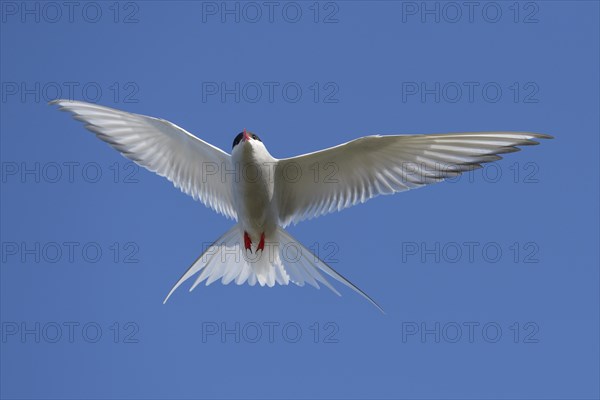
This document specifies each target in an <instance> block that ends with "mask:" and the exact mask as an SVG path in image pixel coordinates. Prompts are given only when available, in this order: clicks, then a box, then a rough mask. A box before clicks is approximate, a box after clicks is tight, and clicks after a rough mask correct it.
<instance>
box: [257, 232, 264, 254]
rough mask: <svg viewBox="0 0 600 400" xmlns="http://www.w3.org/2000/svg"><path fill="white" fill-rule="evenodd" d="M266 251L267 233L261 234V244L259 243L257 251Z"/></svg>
mask: <svg viewBox="0 0 600 400" xmlns="http://www.w3.org/2000/svg"><path fill="white" fill-rule="evenodd" d="M264 249H265V233H264V232H263V233H261V234H260V242H258V247H257V248H256V250H257V251H258V250H264Z"/></svg>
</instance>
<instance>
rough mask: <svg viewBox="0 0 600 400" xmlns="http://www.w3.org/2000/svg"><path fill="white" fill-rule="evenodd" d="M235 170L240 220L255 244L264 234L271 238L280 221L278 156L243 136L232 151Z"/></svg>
mask: <svg viewBox="0 0 600 400" xmlns="http://www.w3.org/2000/svg"><path fill="white" fill-rule="evenodd" d="M231 162H232V164H233V169H234V170H235V176H234V178H235V179H232V180H231V185H232V186H233V192H234V199H235V207H236V210H237V213H238V224H239V225H240V227H241V229H242V230H243V231H244V232H246V233H247V234H248V236H249V237H250V239H251V242H252V243H253V244H254V245H255V246H254V248H253V250H256V246H258V244H259V243H260V238H261V236H263V235H264V238H265V241H267V242H270V241H271V240H272V239H273V235H274V234H275V232H276V230H277V226H278V225H279V218H278V216H277V204H276V202H275V198H274V195H275V182H274V179H273V169H274V166H275V165H276V163H277V160H276V159H275V158H273V157H272V156H271V155H270V154H269V152H268V151H267V149H266V148H265V147H264V146H263V144H262V142H259V141H257V140H244V141H243V143H241V144H240V145H238V146H236V147H235V148H234V151H233V152H232V154H231Z"/></svg>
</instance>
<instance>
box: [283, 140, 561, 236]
mask: <svg viewBox="0 0 600 400" xmlns="http://www.w3.org/2000/svg"><path fill="white" fill-rule="evenodd" d="M549 138H552V136H549V135H543V134H538V133H527V132H469V133H450V134H441V135H439V134H436V135H394V136H365V137H362V138H359V139H356V140H353V141H351V142H348V143H344V144H341V145H339V146H335V147H331V148H329V149H325V150H321V151H317V152H314V153H309V154H304V155H301V156H298V157H292V158H286V159H282V160H279V161H278V163H277V167H276V171H275V173H276V175H275V186H276V187H275V193H276V198H277V205H278V210H279V221H280V223H281V224H282V225H283V226H286V225H288V224H290V223H297V222H299V221H302V220H303V219H308V218H314V217H317V216H319V215H323V214H327V213H330V212H333V211H339V210H341V209H343V208H346V207H350V206H352V205H354V204H358V203H364V202H365V201H367V200H369V199H371V198H373V197H375V196H378V195H382V194H392V193H396V192H401V191H404V190H408V189H412V188H417V187H421V186H423V185H427V184H430V183H436V182H440V181H442V180H444V179H446V178H449V177H454V176H457V175H459V174H461V173H462V172H464V171H469V170H473V169H475V168H480V167H481V163H485V162H490V161H495V160H499V159H500V158H501V157H500V156H498V154H502V153H510V152H513V151H517V150H518V148H517V147H516V146H525V145H532V144H538V142H536V141H535V140H534V139H549Z"/></svg>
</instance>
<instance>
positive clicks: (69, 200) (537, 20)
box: [0, 1, 600, 399]
mask: <svg viewBox="0 0 600 400" xmlns="http://www.w3.org/2000/svg"><path fill="white" fill-rule="evenodd" d="M236 4H237V5H236ZM0 5H1V7H2V9H1V11H2V14H1V18H2V21H1V38H0V45H1V59H0V67H1V79H0V80H1V84H2V88H1V89H2V90H1V99H0V101H1V103H0V105H1V109H2V110H1V117H0V129H1V135H0V137H1V150H0V155H1V161H2V193H1V197H0V199H1V206H2V207H1V214H0V217H1V220H2V224H1V230H0V232H1V235H2V238H1V242H2V253H1V256H2V260H1V261H2V267H1V269H0V274H1V275H0V276H1V279H0V287H1V307H0V310H1V318H0V319H1V323H2V325H1V327H0V328H1V331H0V339H1V340H0V345H1V350H2V351H1V356H0V366H1V379H0V387H1V395H2V397H3V398H157V399H158V398H203V397H204V398H240V397H250V398H271V397H273V398H282V397H283V398H285V397H303V398H311V397H319V398H326V397H343V398H372V397H381V398H499V397H506V398H527V397H537V398H598V396H599V395H600V393H599V387H598V376H599V373H600V371H599V356H600V354H599V343H598V337H599V335H600V333H599V325H598V324H599V321H598V318H599V304H600V302H599V294H598V292H599V272H598V261H599V256H598V240H599V237H598V217H599V215H598V203H599V192H598V189H599V187H598V186H599V181H600V179H599V176H598V174H599V168H598V159H599V157H598V152H599V135H598V133H599V128H600V127H599V120H598V110H599V109H600V104H599V79H598V71H599V68H600V66H599V48H600V46H599V37H600V35H599V32H598V30H599V21H598V16H599V6H598V3H597V2H594V1H580V2H566V1H565V2H561V1H539V2H522V3H519V4H517V5H516V6H515V3H514V2H504V1H503V2H481V3H478V5H476V6H473V8H469V6H466V5H464V4H463V3H462V2H458V3H450V5H447V3H442V2H429V3H426V5H422V3H421V2H391V1H390V2H366V1H364V2H363V1H348V2H328V3H327V2H323V3H317V4H316V5H315V3H313V2H292V3H289V2H279V3H277V4H273V5H272V6H269V5H264V4H263V2H258V3H250V4H249V5H246V3H234V2H233V3H227V4H224V3H222V2H204V3H193V2H190V1H180V2H177V1H176V2H166V1H139V2H135V1H134V2H124V3H119V4H117V5H116V6H115V4H114V3H113V2H92V3H85V2H81V3H78V4H77V5H73V6H72V8H70V6H68V5H64V4H63V2H56V3H53V2H52V3H43V2H25V3H22V2H11V1H2V2H1V3H0ZM236 7H237V8H236ZM270 7H271V8H270ZM55 97H73V98H75V99H79V100H87V101H93V102H98V103H100V104H103V105H107V106H112V107H116V108H120V109H124V110H127V111H132V112H138V113H143V114H147V115H153V116H158V117H162V118H165V119H169V120H171V121H173V122H175V123H176V124H178V125H180V126H182V127H184V128H186V129H187V130H189V131H190V132H193V133H194V134H196V135H198V136H199V137H201V138H202V139H204V140H206V141H208V142H210V143H212V144H214V145H216V146H219V147H221V148H223V149H225V150H227V151H229V150H230V148H231V143H232V140H233V138H234V137H235V135H236V134H237V133H238V132H240V131H241V130H242V129H243V128H247V129H249V130H251V131H253V132H256V133H257V134H259V135H260V136H261V138H262V139H263V141H264V143H265V144H266V145H267V147H268V149H269V150H270V152H271V153H272V154H273V155H274V156H276V157H287V156H292V155H296V154H301V153H304V152H309V151H313V150H317V149H321V148H324V147H328V146H332V145H335V144H338V143H341V142H344V141H348V140H351V139H354V138H356V137H359V136H363V135H367V134H376V133H379V134H397V133H398V134H399V133H436V132H453V131H454V132H456V131H458V132H460V131H478V130H527V131H535V132H542V133H549V134H552V135H554V136H555V137H556V139H554V140H553V141H545V142H544V143H543V144H542V145H540V146H537V147H530V148H525V149H524V150H523V151H522V152H519V153H515V154H509V155H508V156H507V157H506V158H505V159H504V160H502V161H500V162H497V163H495V164H494V165H493V166H491V167H488V168H486V169H485V170H484V171H483V172H482V171H479V172H475V173H474V174H472V175H470V176H466V177H462V178H461V179H459V180H457V181H456V182H451V183H442V184H439V185H434V186H431V187H427V188H423V189H419V190H415V191H411V192H407V193H401V194H398V195H395V196H386V197H380V198H377V199H374V200H371V201H370V202H368V203H367V204H364V205H361V206H358V207H355V208H352V209H349V210H346V211H343V212H342V213H338V214H334V215H329V216H326V217H322V218H319V219H316V220H312V221H308V222H304V223H302V224H300V225H298V226H296V227H292V228H290V232H291V233H292V234H293V235H294V236H295V237H297V238H298V239H299V240H300V241H302V242H303V243H304V244H306V245H307V246H310V247H311V248H312V249H316V250H318V251H319V254H320V255H321V257H322V258H325V259H326V260H327V261H329V262H330V264H331V265H332V266H333V267H334V268H336V269H337V270H338V271H339V272H341V273H342V274H344V275H345V276H347V277H348V278H349V279H350V280H352V281H353V282H354V283H356V284H357V285H358V286H359V287H361V288H362V289H364V290H365V291H366V292H367V293H369V294H370V295H371V296H372V297H374V299H375V300H376V301H377V302H378V303H380V304H381V305H382V307H383V308H384V309H385V310H386V312H387V314H385V315H382V314H381V313H379V312H378V311H377V310H376V309H375V308H374V307H372V306H371V305H370V304H368V303H367V302H366V301H364V299H362V298H360V297H359V296H357V295H356V294H354V293H352V292H351V291H350V290H347V289H346V288H344V287H342V286H340V285H337V287H338V289H339V290H340V291H341V292H342V294H343V297H341V298H340V297H337V296H335V295H334V294H332V293H330V292H329V291H328V290H326V289H323V290H315V289H313V288H311V287H305V288H298V287H295V286H294V287H291V286H290V287H276V288H273V289H267V288H259V287H248V286H242V287H237V286H235V285H230V286H222V285H221V284H220V283H216V284H213V285H211V286H209V287H205V286H200V287H198V288H197V289H196V290H195V291H194V292H192V293H188V292H187V289H186V285H184V287H182V288H181V289H180V290H179V291H178V292H176V293H175V295H174V296H173V297H172V298H171V300H170V301H169V303H167V304H166V305H163V304H162V300H163V298H164V296H165V295H166V293H167V292H168V291H169V289H170V288H171V286H172V285H173V283H174V282H175V281H176V280H177V279H178V278H179V277H180V275H181V274H182V273H183V272H184V271H185V270H186V269H187V267H188V266H189V265H190V264H191V262H192V261H193V260H194V259H195V258H196V257H197V256H198V255H199V254H200V252H201V251H202V248H203V246H205V245H206V244H207V243H210V242H211V241H213V240H214V239H216V238H217V237H218V236H220V235H221V234H222V233H223V232H225V231H226V230H227V229H228V228H229V227H230V225H231V221H228V220H225V219H224V218H223V217H221V216H218V215H216V214H215V213H213V212H212V211H210V210H209V209H207V208H205V207H204V206H203V205H202V204H200V203H198V202H194V201H193V199H191V198H190V197H187V196H186V195H184V194H182V193H181V192H179V191H178V190H176V189H174V188H173V187H172V185H171V184H170V183H169V182H167V181H166V180H165V179H163V178H160V177H158V176H155V175H154V174H152V173H150V172H147V171H145V170H137V169H135V168H133V167H132V165H131V164H129V163H128V162H127V160H126V159H124V158H123V157H121V156H120V155H119V154H118V153H117V152H115V151H114V150H113V149H111V148H110V147H109V146H107V145H106V144H104V143H102V142H101V141H99V140H98V139H96V138H95V137H94V136H93V135H91V134H90V133H89V132H87V131H86V130H84V129H83V127H82V125H81V124H80V123H78V122H76V121H73V120H72V119H71V118H70V117H68V115H67V114H63V113H59V112H57V111H56V110H55V109H54V108H53V107H50V106H48V105H47V104H46V102H47V101H48V100H52V99H53V98H55Z"/></svg>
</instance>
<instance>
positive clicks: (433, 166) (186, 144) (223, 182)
mask: <svg viewBox="0 0 600 400" xmlns="http://www.w3.org/2000/svg"><path fill="white" fill-rule="evenodd" d="M51 104H57V105H58V106H59V107H60V109H61V110H67V111H70V112H71V113H73V115H74V118H75V119H77V120H80V121H83V122H84V123H85V127H86V128H88V129H89V130H90V131H92V132H94V133H95V134H96V135H97V136H98V137H99V138H100V139H102V140H104V141H105V142H107V143H108V144H110V145H111V146H112V147H114V148H115V149H116V150H118V151H119V152H121V154H123V155H124V156H125V157H127V158H129V159H131V160H133V161H135V162H136V163H138V164H139V165H141V166H143V167H145V168H147V169H149V170H150V171H153V172H156V173H157V174H159V175H161V176H164V177H166V178H167V179H168V180H170V181H171V182H173V184H174V185H175V186H176V187H178V188H180V189H181V190H182V191H183V192H184V193H187V194H189V195H190V196H192V197H193V198H194V199H197V200H200V201H201V202H202V203H204V204H205V205H206V206H208V207H210V208H212V209H213V210H215V211H217V212H218V213H220V214H223V215H224V216H226V217H228V218H231V219H234V220H236V221H238V223H237V224H236V225H234V226H233V227H232V228H231V229H230V230H229V231H227V232H226V233H225V234H224V235H223V236H221V238H219V239H218V240H217V241H216V242H215V243H214V244H213V245H212V246H210V247H209V248H208V249H207V250H206V251H205V252H204V253H203V254H202V255H201V256H200V257H199V258H198V259H197V260H196V261H195V262H194V263H193V264H192V266H191V267H190V268H189V269H188V270H187V272H186V273H185V274H184V275H183V276H182V277H181V278H180V279H179V280H178V281H177V283H176V284H175V286H174V287H173V288H172V289H171V291H170V292H169V294H168V295H167V297H166V299H165V302H166V301H167V300H168V298H169V297H170V296H171V295H172V294H173V292H174V291H175V289H177V288H178V287H179V286H180V285H181V284H182V283H183V282H185V281H186V280H188V279H190V278H191V277H192V276H194V275H196V274H198V277H197V278H196V280H195V282H194V284H193V285H192V287H191V288H190V290H192V289H194V288H195V287H196V286H197V285H199V284H200V283H202V282H206V285H209V284H211V283H213V282H215V281H217V280H219V279H220V280H221V282H222V283H223V284H229V283H231V282H235V283H236V284H238V285H241V284H244V283H246V282H247V283H248V284H250V285H255V284H256V283H257V282H258V284H259V285H261V286H273V285H275V284H276V283H277V284H280V285H287V284H289V282H292V283H294V284H296V285H298V286H303V285H304V284H305V283H308V284H310V285H312V286H314V287H317V288H318V287H319V283H320V284H323V285H325V286H327V287H328V288H329V289H331V290H332V291H333V292H335V293H336V294H338V295H339V292H338V291H337V290H336V289H335V288H334V287H333V286H332V285H331V284H330V283H329V282H328V281H327V280H326V279H325V277H324V276H323V275H322V274H321V273H325V274H326V275H327V276H329V277H331V278H334V279H335V280H337V281H339V282H342V283H343V284H345V285H346V286H348V287H350V288H352V289H353V290H355V291H356V292H358V293H360V294H361V295H362V296H364V297H365V298H367V299H368V300H369V301H370V302H371V303H373V304H374V305H375V306H377V307H378V308H380V307H379V306H378V305H377V304H376V303H375V302H374V301H373V300H372V299H371V298H370V297H369V296H367V295H366V294H365V293H364V292H363V291H362V290H360V289H359V288H357V287H356V286H355V285H353V284H352V283H351V282H349V281H348V280H347V279H345V278H344V277H343V276H341V275H340V274H338V273H337V272H336V271H334V270H333V269H332V268H331V267H330V266H328V265H327V264H326V263H325V262H323V261H322V260H320V259H319V258H318V257H316V256H315V255H314V254H312V253H311V252H310V251H309V250H308V249H306V247H304V246H303V245H302V244H300V243H299V242H297V241H296V240H295V239H294V238H292V237H291V236H290V235H289V234H288V233H287V232H285V231H284V229H283V228H285V227H286V226H287V225H289V224H291V223H294V224H295V223H298V222H300V221H302V220H304V219H310V218H314V217H318V216H320V215H324V214H327V213H330V212H334V211H339V210H342V209H344V208H347V207H350V206H353V205H355V204H358V203H363V202H365V201H367V200H369V199H371V198H373V197H376V196H378V195H383V194H392V193H396V192H401V191H405V190H408V189H413V188H417V187H421V186H423V185H427V184H431V183H436V182H440V181H443V180H444V179H446V178H449V177H454V176H457V175H459V174H461V173H462V172H464V171H470V170H473V169H476V168H480V167H481V164H482V163H486V162H490V161H496V160H498V159H500V158H501V157H500V156H499V154H503V153H509V152H513V151H517V150H519V149H518V147H517V146H525V145H533V144H538V142H536V141H535V139H548V138H551V136H549V135H544V134H537V133H527V132H471V133H451V134H441V135H440V134H435V135H393V136H366V137H362V138H359V139H356V140H353V141H350V142H348V143H344V144H341V145H339V146H335V147H332V148H329V149H325V150H321V151H317V152H314V153H309V154H304V155H301V156H297V157H292V158H286V159H276V158H274V157H272V156H271V155H270V154H269V152H268V151H267V149H266V148H265V146H264V145H263V143H262V142H261V141H260V139H259V138H258V137H257V136H256V135H254V134H251V133H249V132H246V131H245V130H244V132H243V133H240V134H239V135H238V137H236V142H234V148H233V151H232V154H231V155H229V154H227V153H226V152H224V151H222V150H220V149H219V148H217V147H215V146H212V145H211V144H209V143H207V142H204V141H203V140H201V139H199V138H197V137H195V136H193V135H192V134H190V133H188V132H187V131H185V130H184V129H182V128H180V127H178V126H177V125H175V124H173V123H171V122H169V121H165V120H162V119H158V118H153V117H148V116H144V115H139V114H132V113H128V112H124V111H119V110H115V109H112V108H108V107H103V106H99V105H95V104H89V103H85V102H80V101H69V100H55V101H52V102H51ZM290 250H291V252H292V253H290ZM290 254H291V255H290ZM380 309H381V308H380Z"/></svg>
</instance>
